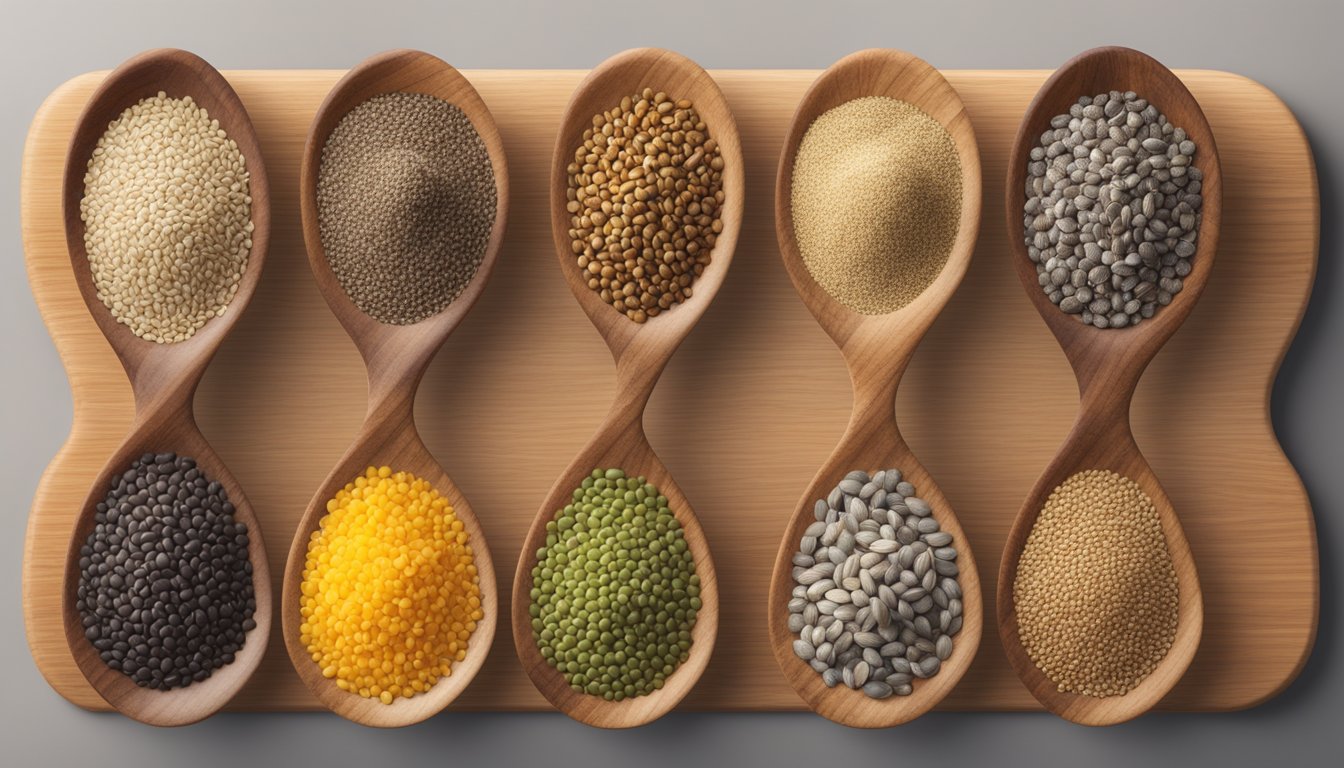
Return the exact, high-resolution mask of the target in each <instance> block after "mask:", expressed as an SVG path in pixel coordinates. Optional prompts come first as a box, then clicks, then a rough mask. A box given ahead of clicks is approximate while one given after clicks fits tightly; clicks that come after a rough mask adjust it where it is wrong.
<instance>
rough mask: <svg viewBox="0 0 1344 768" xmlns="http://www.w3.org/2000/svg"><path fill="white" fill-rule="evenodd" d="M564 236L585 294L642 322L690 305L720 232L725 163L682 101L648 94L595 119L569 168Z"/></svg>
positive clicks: (650, 91)
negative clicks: (582, 274) (596, 295)
mask: <svg viewBox="0 0 1344 768" xmlns="http://www.w3.org/2000/svg"><path fill="white" fill-rule="evenodd" d="M567 173H568V174H569V190H568V193H567V196H568V202H567V203H566V210H567V211H568V212H569V214H570V229H569V236H570V237H571V238H572V239H573V243H572V248H573V251H574V255H575V256H576V257H577V258H578V262H579V268H580V269H582V270H584V271H585V272H586V274H587V277H588V287H589V288H592V289H593V290H594V291H597V292H598V293H599V294H600V295H601V296H602V301H604V302H606V303H607V304H610V305H611V306H612V307H613V308H615V309H616V310H617V311H618V312H621V313H623V314H624V315H625V316H626V317H628V318H630V319H631V320H633V321H635V322H636V323H643V322H645V321H647V320H648V319H649V318H650V317H656V316H657V315H658V313H659V312H663V311H665V310H668V309H671V308H672V307H673V306H675V305H677V304H680V303H681V302H683V301H685V300H686V299H688V298H690V297H691V287H692V283H694V282H695V279H696V278H697V277H699V276H700V275H701V274H702V273H703V272H704V271H705V267H706V266H708V265H709V259H710V252H711V251H713V250H714V242H715V240H716V239H717V238H718V236H719V233H721V232H722V231H723V222H722V221H721V220H720V219H719V209H720V208H721V207H722V205H723V199H724V197H723V157H722V156H720V154H719V145H718V142H716V141H715V140H714V139H712V138H710V136H709V129H708V128H707V127H706V126H705V122H704V120H702V119H701V118H700V115H699V114H697V113H696V111H695V108H694V107H693V106H692V105H691V102H690V101H689V100H687V99H679V100H674V99H673V98H672V97H671V96H668V95H667V94H666V93H662V92H658V93H655V92H654V91H653V89H651V88H645V89H644V90H643V91H642V92H640V93H637V94H634V95H633V96H630V97H628V98H624V99H621V103H620V104H619V105H618V106H616V107H613V108H612V109H609V110H607V111H606V112H603V113H601V114H599V115H595V116H594V117H593V127H592V128H589V129H588V130H586V131H584V132H583V144H582V145H581V146H579V147H578V148H577V149H575V150H574V162H572V163H570V164H569V167H568V169H567Z"/></svg>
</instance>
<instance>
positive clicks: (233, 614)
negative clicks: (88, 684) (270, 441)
mask: <svg viewBox="0 0 1344 768" xmlns="http://www.w3.org/2000/svg"><path fill="white" fill-rule="evenodd" d="M233 515H234V508H233V504H231V503H230V502H229V497H228V494H227V493H226V492H225V491H224V488H223V486H221V485H220V484H219V483H217V482H214V481H212V480H210V478H208V477H206V476H205V474H204V473H203V472H202V471H201V470H200V469H199V468H198V467H197V466H196V462H195V461H193V460H192V459H189V458H187V457H185V456H178V455H177V454H175V453H160V454H152V453H147V454H145V455H144V456H141V457H140V458H139V459H137V460H136V461H135V462H134V463H132V464H131V466H130V468H128V469H127V470H126V471H125V472H124V473H122V474H121V475H120V476H119V477H117V478H116V479H115V480H113V481H112V488H111V490H110V491H108V494H107V498H106V499H104V500H103V501H101V502H99V503H98V507H97V509H96V511H95V514H94V526H93V530H92V531H91V532H90V533H89V537H88V539H87V540H85V542H84V545H83V546H82V547H80V550H79V573H80V575H79V587H78V592H77V593H76V602H75V605H76V608H77V609H78V611H79V615H80V618H81V620H82V621H83V625H84V636H85V637H87V638H88V639H89V642H90V643H92V644H93V647H94V648H96V649H97V650H98V655H99V656H100V657H101V658H102V660H103V661H104V662H105V663H106V664H107V666H109V667H111V668H112V669H115V670H118V671H120V672H121V673H122V674H124V675H126V676H127V677H129V678H131V680H133V681H135V684H136V685H138V686H141V687H142V688H152V689H155V690H167V689H170V688H185V687H187V686H189V685H191V684H192V683H199V682H201V681H202V680H205V679H206V678H208V677H210V675H211V673H213V672H214V671H215V670H216V669H219V668H220V667H222V666H224V665H226V664H231V663H233V660H234V657H235V656H236V654H237V653H238V651H239V650H241V649H242V647H243V643H244V642H245V640H246V638H247V633H248V632H250V631H251V630H252V629H253V628H254V627H256V626H257V623H256V621H255V620H254V619H253V618H252V615H253V613H254V612H255V611H256V609H257V601H256V598H255V596H254V594H253V591H252V561H251V560H250V559H249V558H248V551H247V547H248V533H247V525H246V524H245V523H241V522H238V521H237V520H235V519H234V516H233Z"/></svg>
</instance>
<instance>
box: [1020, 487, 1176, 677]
mask: <svg viewBox="0 0 1344 768" xmlns="http://www.w3.org/2000/svg"><path fill="white" fill-rule="evenodd" d="M1013 602H1014V605H1015V607H1016V609H1017V624H1018V635H1019V637H1020V638H1021V641H1022V646H1023V647H1024V648H1025V649H1026V651H1027V654H1028V655H1029V656H1030V657H1031V660H1032V662H1033V663H1035V664H1036V666H1037V667H1039V668H1040V670H1041V671H1042V672H1044V673H1045V675H1046V677H1048V678H1050V680H1051V681H1052V682H1054V683H1055V684H1056V685H1057V686H1058V688H1059V690H1060V691H1066V692H1070V693H1077V694H1081V695H1084V696H1095V697H1106V696H1123V695H1124V694H1126V693H1128V692H1129V691H1131V690H1133V689H1134V688H1135V686H1137V685H1138V684H1139V683H1141V682H1142V681H1143V679H1144V678H1146V677H1147V676H1148V675H1149V674H1150V673H1151V672H1152V671H1153V670H1154V669H1156V668H1157V665H1158V664H1159V663H1161V661H1162V659H1163V658H1164V657H1166V655H1167V651H1168V650H1170V649H1171V644H1172V641H1173V640H1174V639H1175V637H1176V623H1177V608H1178V595H1177V584H1176V570H1175V568H1174V567H1173V565H1172V561H1171V554H1170V553H1169V552H1168V551H1167V541H1166V538H1165V537H1163V535H1162V524H1161V522H1160V521H1159V519H1158V516H1157V508H1156V507H1155V506H1153V502H1152V499H1150V498H1148V495H1147V494H1145V493H1144V492H1143V489H1142V488H1140V487H1139V485H1138V483H1135V482H1134V481H1133V480H1130V479H1129V478H1127V477H1124V476H1122V475H1118V474H1116V473H1114V472H1110V471H1108V470H1097V469H1094V470H1088V471H1086V472H1080V473H1078V474H1076V475H1073V476H1072V477H1070V478H1069V479H1067V480H1065V481H1064V482H1063V483H1061V484H1060V486H1059V487H1058V488H1055V489H1054V490H1053V491H1051V493H1050V497H1049V499H1047V500H1046V502H1045V506H1044V507H1043V508H1042V509H1041V512H1040V516H1039V517H1037V518H1036V524H1035V525H1034V526H1033V527H1032V529H1031V533H1030V534H1029V535H1028V536H1027V544H1026V546H1025V547H1024V548H1023V550H1022V558H1021V560H1020V561H1019V562H1018V566H1017V578H1016V580H1015V581H1014V582H1013Z"/></svg>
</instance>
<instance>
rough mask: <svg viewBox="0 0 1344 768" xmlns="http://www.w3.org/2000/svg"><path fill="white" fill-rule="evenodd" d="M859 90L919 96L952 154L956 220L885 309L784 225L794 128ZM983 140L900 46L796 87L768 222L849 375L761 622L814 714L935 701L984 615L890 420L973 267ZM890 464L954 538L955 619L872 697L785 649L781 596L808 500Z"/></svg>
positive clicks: (882, 718)
mask: <svg viewBox="0 0 1344 768" xmlns="http://www.w3.org/2000/svg"><path fill="white" fill-rule="evenodd" d="M865 96H886V97H890V98H894V99H900V100H902V101H905V102H907V103H909V104H913V105H914V106H916V107H919V108H920V109H921V110H923V111H924V112H925V113H927V114H928V115H930V116H931V117H933V118H934V119H935V120H937V121H938V122H939V123H941V124H942V125H943V127H944V128H945V129H947V131H948V133H949V134H951V136H952V138H953V141H954V142H955V144H956V148H957V154H958V156H959V157H960V160H961V174H962V188H961V221H960V227H959V229H958V231H957V237H956V240H955V242H954V243H953V246H952V251H951V254H950V256H949V257H948V260H947V263H946V265H945V266H944V267H943V270H942V272H941V273H940V274H939V276H938V278H937V279H936V280H934V282H933V283H932V284H931V285H929V287H928V288H927V289H925V291H924V292H923V293H921V294H920V295H919V296H918V297H917V298H915V299H914V301H912V302H910V303H909V304H907V305H906V306H904V307H902V308H901V309H899V310H896V311H894V312H891V313H888V314H885V315H865V314H860V313H858V312H855V311H854V310H852V309H850V308H848V307H846V306H845V305H844V304H842V303H840V302H839V301H837V300H835V299H834V298H833V297H831V296H830V294H828V293H827V292H826V290H825V289H824V288H822V287H821V286H820V285H818V284H817V282H816V280H814V279H813V277H812V274H811V273H810V272H809V271H808V268H807V265H806V264H804V262H803V258H802V254H801V253H800V251H799V248H798V242H797V240H796V239H795V237H794V230H793V207H792V204H791V200H792V189H793V165H794V159H795V157H796V156H797V153H798V147H799V145H800V144H801V143H802V140H803V136H804V135H805V134H806V133H807V129H808V128H809V127H810V126H811V125H812V122H813V121H814V120H816V119H817V118H818V117H820V116H821V115H822V114H823V113H825V112H826V111H827V110H830V109H832V108H834V107H837V106H839V105H841V104H844V103H845V102H848V101H852V100H853V99H857V98H861V97H865ZM980 198H981V194H980V151H979V148H978V145H977V144H976V140H975V132H974V130H973V129H972V127H971V120H970V117H969V116H968V115H967V114H966V111H965V108H964V107H963V105H962V103H961V99H960V97H959V96H958V95H957V91H956V89H954V88H953V87H952V86H951V85H950V84H949V83H948V82H947V80H945V79H944V78H943V76H942V75H941V74H940V73H939V72H938V70H936V69H934V68H933V67H932V66H930V65H929V64H928V63H927V62H925V61H923V60H922V59H919V58H917V57H915V56H912V55H910V54H908V53H905V52H903V51H896V50H888V49H876V48H875V49H870V50H865V51H859V52H857V53H854V54H851V55H849V56H846V57H845V58H843V59H841V60H840V61H838V62H836V63H835V64H833V65H831V67H830V68H829V69H827V70H826V71H825V72H823V73H822V74H821V76H820V77H818V78H817V80H816V82H814V83H813V84H812V87H811V88H809V89H808V91H807V93H806V94H805V95H804V96H803V100H802V102H801V103H800V104H799V105H798V110H797V112H795V113H794V116H793V122H792V123H791V124H790V126H789V132H788V135H787V137H786V139H785V142H784V151H783V153H782V154H781V156H780V162H779V174H778V177H777V182H776V186H775V232H776V237H777V238H778V240H779V250H780V255H781V256H783V258H784V266H785V267H786V268H787V270H788V273H789V277H790V279H791V280H792V281H793V285H794V288H795V289H797V291H798V294H799V296H801V297H802V299H803V303H804V304H806V305H807V308H808V309H809V310H810V311H811V312H812V314H813V315H814V316H816V318H817V322H818V323H820V324H821V327H822V328H823V329H825V331H826V333H827V334H829V335H830V337H831V339H832V340H834V341H835V343H836V345H837V346H839V347H840V351H841V353H842V354H843V356H844V358H845V362H846V364H847V365H848V366H849V373H850V379H851V381H852V383H853V386H854V409H853V412H852V414H851V416H850V421H849V426H848V427H847V428H846V429H845V434H844V436H843V437H841V439H840V443H839V445H837V446H836V449H835V451H834V452H833V453H832V454H831V457H830V458H829V459H827V461H826V463H825V464H824V465H823V466H822V467H821V469H820V470H819V471H818V472H817V475H816V477H815V478H813V480H812V482H811V484H810V485H809V486H808V488H807V491H806V492H804V494H803V497H802V499H801V500H800V501H799V504H798V507H797V509H796V510H795V511H794V513H793V515H792V517H791V518H790V520H789V524H788V526H787V528H786V529H785V533H784V538H783V539H782V540H781V541H780V545H779V552H778V554H777V555H776V557H775V567H774V571H773V574H772V577H771V580H770V592H769V597H768V600H769V604H768V607H767V617H768V618H767V626H768V631H769V634H770V647H771V648H772V649H773V650H774V653H775V660H776V661H777V662H778V663H779V668H780V671H782V672H783V673H784V677H785V678H786V679H787V680H788V681H789V684H790V685H792V686H793V689H794V690H795V691H797V692H798V695H799V696H801V697H802V698H803V700H804V701H805V702H807V705H808V706H809V707H811V708H812V709H813V710H814V711H815V712H817V713H818V714H820V715H822V716H824V717H826V718H828V719H830V720H834V721H835V722H837V723H841V724H844V725H848V726H852V727H856V728H886V727H890V726H893V725H899V724H901V723H905V722H908V721H910V720H913V719H914V718H916V717H919V716H920V715H922V714H924V713H925V712H927V711H928V710H930V709H932V708H933V707H934V706H935V705H936V704H937V703H938V702H939V701H941V700H942V699H943V697H944V696H946V695H947V694H948V693H949V692H951V690H952V689H953V688H954V687H955V686H956V684H957V682H958V681H959V680H960V679H961V677H962V675H964V674H965V673H966V669H967V668H968V667H969V666H970V664H971V661H972V660H973V659H974V658H975V652H976V650H977V649H978V648H979V645H980V633H981V627H982V622H983V617H982V608H981V595H980V578H979V573H978V571H977V570H976V567H975V555H974V554H973V553H972V551H971V545H970V542H969V540H968V539H967V537H966V531H965V530H964V529H963V528H962V527H961V524H960V523H959V522H958V521H957V517H956V515H955V514H954V513H953V511H952V507H951V505H950V504H949V503H948V500H947V498H946V497H945V496H944V495H943V493H942V491H941V490H940V489H939V487H938V484H937V483H935V482H934V480H933V477H932V476H930V474H929V473H928V471H927V470H925V469H924V466H923V465H922V464H920V462H919V460H918V459H917V458H916V457H915V454H914V452H913V451H911V450H910V446H909V445H907V444H906V442H905V439H904V438H903V437H902V436H901V431H900V428H899V427H898V426H897V424H896V406H895V402H896V390H897V388H898V387H899V386H900V382H901V376H902V374H904V372H905V369H906V366H908V365H909V363H910V358H911V357H912V356H913V355H914V353H915V349H916V347H918V345H919V341H920V339H922V338H923V337H924V334H925V332H927V331H928V329H929V326H931V325H932V324H933V321H934V319H936V318H937V316H938V313H939V312H941V311H942V309H943V307H944V306H946V305H947V302H948V301H949V300H950V299H951V298H952V294H953V292H955V291H956V288H957V286H958V285H960V283H961V279H962V277H963V276H964V275H965V274H966V270H967V268H968V267H969V266H970V262H971V255H972V253H973V252H974V250H975V239H976V235H977V233H978V232H979V227H980ZM892 467H895V468H897V469H899V470H901V472H902V473H903V474H904V475H905V478H906V479H907V480H908V481H909V482H910V483H912V484H913V485H914V486H915V490H916V493H917V494H918V496H919V497H920V498H923V499H924V500H925V501H927V502H929V505H930V506H931V507H932V508H933V517H934V518H935V519H936V520H937V521H938V523H939V525H940V526H941V528H942V530H944V531H947V532H948V533H950V534H952V537H953V543H954V546H956V548H957V561H956V562H957V565H958V567H959V569H960V573H959V574H958V576H957V578H958V580H959V583H960V585H961V590H962V593H963V597H962V602H963V606H964V607H963V616H964V618H963V624H962V628H961V631H960V632H959V633H957V635H956V636H955V637H954V638H953V641H954V647H953V651H952V655H951V656H950V657H948V659H947V660H946V661H945V662H943V664H942V668H941V670H940V671H939V672H938V674H936V675H934V676H933V677H931V678H929V679H926V680H918V681H916V684H915V690H914V692H913V693H912V694H911V695H909V696H891V697H889V698H887V699H883V700H877V699H872V698H869V697H868V696H866V695H864V694H863V693H862V692H861V691H854V690H850V689H849V688H846V687H844V686H836V687H835V688H827V687H826V684H825V683H824V682H822V679H821V675H819V674H817V672H816V670H814V669H812V668H811V667H810V666H809V665H808V664H807V663H806V662H804V661H803V660H802V659H799V658H798V657H797V655H795V654H794V652H793V641H794V640H795V639H797V636H796V635H795V634H794V633H792V632H790V631H789V629H788V625H787V622H788V608H787V605H788V602H789V599H790V597H791V596H792V591H793V588H794V580H793V573H792V570H793V568H792V566H793V562H792V559H793V554H794V553H795V552H797V551H798V546H799V542H800V541H801V540H802V536H803V531H804V530H805V529H806V528H807V526H808V525H810V524H812V523H813V522H815V520H816V518H815V517H814V516H813V504H814V503H815V501H816V500H817V499H824V498H826V496H827V494H828V493H830V490H831V489H832V488H834V487H835V485H836V484H837V483H839V482H840V480H842V479H843V478H844V476H845V475H846V474H848V473H849V472H851V471H853V470H865V471H878V470H883V469H888V468H892Z"/></svg>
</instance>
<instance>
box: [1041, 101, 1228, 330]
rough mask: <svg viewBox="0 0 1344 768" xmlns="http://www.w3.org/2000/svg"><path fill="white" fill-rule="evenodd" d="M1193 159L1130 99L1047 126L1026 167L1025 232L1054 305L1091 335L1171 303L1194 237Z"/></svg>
mask: <svg viewBox="0 0 1344 768" xmlns="http://www.w3.org/2000/svg"><path fill="white" fill-rule="evenodd" d="M1195 151H1196V147H1195V143H1194V142H1193V141H1191V140H1190V138H1189V137H1188V136H1186V134H1185V131H1184V130H1182V129H1180V128H1177V127H1176V126H1173V125H1172V124H1171V121H1170V120H1168V119H1167V118H1166V116H1165V115H1163V114H1162V113H1160V112H1158V110H1157V107H1155V106H1153V105H1152V104H1149V103H1148V102H1147V100H1145V99H1141V98H1139V97H1138V95H1137V94H1135V93H1134V92H1133V91H1128V92H1125V93H1120V92H1118V91H1111V92H1110V93H1102V94H1098V95H1096V96H1084V97H1082V98H1080V99H1079V100H1078V102H1077V103H1076V104H1074V105H1073V106H1072V107H1070V108H1069V111H1068V113H1067V114H1063V115H1058V116H1056V117H1055V118H1054V119H1053V120H1051V121H1050V130H1048V131H1046V132H1045V133H1043V134H1041V141H1040V146H1038V147H1033V148H1032V150H1031V157H1030V158H1029V160H1028V165H1027V189H1026V193H1027V202H1026V206H1025V209H1024V212H1023V217H1022V228H1023V236H1024V238H1025V239H1026V243H1027V254H1028V255H1029V256H1030V258H1031V260H1032V261H1033V262H1034V263H1035V264H1036V272H1037V274H1038V275H1039V278H1040V284H1041V290H1043V291H1045V294H1046V296H1048V297H1049V298H1050V301H1051V302H1053V303H1054V304H1057V305H1059V308H1060V309H1061V310H1063V311H1064V312H1066V313H1068V314H1071V315H1075V316H1077V317H1078V319H1079V320H1080V321H1082V322H1084V323H1089V324H1091V325H1094V326H1096V327H1097V328H1125V327H1127V326H1131V325H1138V324H1139V323H1141V322H1143V321H1144V320H1146V319H1147V318H1150V317H1152V316H1153V315H1154V313H1156V312H1157V310H1158V308H1159V307H1165V306H1166V305H1168V304H1170V303H1171V300H1172V297H1173V296H1175V295H1176V294H1178V293H1180V292H1181V288H1182V287H1183V282H1182V281H1183V280H1184V279H1185V277H1186V276H1188V275H1189V274H1190V270H1191V266H1190V257H1192V256H1194V254H1195V250H1196V249H1195V241H1196V238H1197V236H1198V234H1199V222H1200V214H1199V211H1200V208H1201V207H1202V206H1203V202H1204V200H1203V196H1202V195H1201V191H1202V187H1203V179H1204V176H1203V173H1202V172H1201V171H1200V170H1199V169H1198V168H1196V167H1195V165H1194V157H1195Z"/></svg>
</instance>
